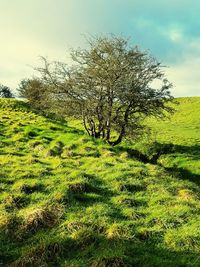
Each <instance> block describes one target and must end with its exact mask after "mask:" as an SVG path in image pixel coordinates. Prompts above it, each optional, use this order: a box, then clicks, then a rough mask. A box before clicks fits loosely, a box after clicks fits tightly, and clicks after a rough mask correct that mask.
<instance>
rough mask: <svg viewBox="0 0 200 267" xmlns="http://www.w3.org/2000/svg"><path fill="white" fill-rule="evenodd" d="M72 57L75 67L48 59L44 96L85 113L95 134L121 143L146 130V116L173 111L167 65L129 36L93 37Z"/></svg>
mask: <svg viewBox="0 0 200 267" xmlns="http://www.w3.org/2000/svg"><path fill="white" fill-rule="evenodd" d="M71 58H72V60H73V62H74V64H73V65H72V66H70V67H69V66H67V64H65V63H62V62H52V63H51V62H48V61H47V59H45V58H43V62H44V66H43V67H40V68H38V69H37V70H38V71H39V72H40V80H41V81H42V83H43V84H44V85H45V88H46V91H48V94H47V93H45V94H43V95H44V98H46V99H47V95H48V101H50V102H51V103H54V104H53V105H54V108H55V107H57V110H59V111H62V113H63V114H65V115H70V116H75V117H78V118H82V121H83V125H84V127H85V130H86V131H87V133H88V134H89V135H91V136H94V137H97V138H102V139H104V140H106V142H108V143H109V144H111V145H116V144H118V143H120V142H121V141H122V139H123V138H125V137H129V138H136V137H137V136H138V135H140V134H141V133H142V132H143V130H144V126H143V123H142V122H143V120H144V119H145V118H146V117H148V116H154V117H162V116H165V115H166V114H167V113H168V112H172V108H170V107H169V105H168V104H167V103H168V102H169V101H171V100H172V99H173V97H172V96H171V94H170V88H171V87H172V84H171V83H170V82H169V81H168V80H167V79H166V77H165V74H164V71H163V66H162V65H161V64H160V63H159V62H157V61H156V59H155V58H153V57H152V56H151V55H150V54H149V52H142V51H140V50H139V49H138V47H137V46H134V47H132V46H130V45H129V42H128V40H127V39H124V38H121V37H116V36H110V37H100V38H91V39H89V40H88V47H87V48H85V49H77V50H72V51H71ZM155 81H158V82H157V86H156V88H155V85H153V82H155ZM158 85H159V88H158ZM58 107H59V108H58Z"/></svg>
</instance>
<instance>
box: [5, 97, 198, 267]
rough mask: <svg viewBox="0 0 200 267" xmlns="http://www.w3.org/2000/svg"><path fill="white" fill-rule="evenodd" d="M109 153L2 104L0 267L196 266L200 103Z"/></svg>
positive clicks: (185, 102)
mask: <svg viewBox="0 0 200 267" xmlns="http://www.w3.org/2000/svg"><path fill="white" fill-rule="evenodd" d="M177 100H178V102H180V104H179V105H177V106H176V109H177V112H176V113H175V114H174V115H173V116H172V118H171V119H170V120H165V121H163V120H161V121H158V120H153V119H149V120H148V121H147V124H148V125H149V126H151V127H152V128H153V131H152V133H151V135H148V137H145V138H143V139H142V140H140V141H139V142H137V143H136V144H131V145H130V144H128V143H126V142H124V143H123V144H122V145H120V146H116V147H114V148H113V147H110V146H108V145H106V144H105V143H103V142H102V141H101V140H95V139H93V138H90V137H89V136H87V135H85V134H84V132H83V131H82V130H81V129H80V127H76V123H73V122H69V123H67V122H61V121H60V122H59V121H57V122H56V121H54V120H52V119H50V118H46V117H43V116H41V115H39V114H36V113H34V112H33V111H32V110H31V108H30V107H29V106H28V103H26V102H23V101H17V100H14V99H0V266H10V267H30V266H35V267H47V266H48V267H49V266H50V267H51V266H52V267H53V266H54V267H57V266H58V267H84V266H90V267H98V266H99V267H110V266H113V267H114V266H115V267H120V266H130V267H131V266H137V267H140V266H141V267H148V266H149V267H154V266H156V267H157V266H159V267H160V266H162V267H169V266H170V267H173V266H174V267H183V266H196V267H197V266H200V257H199V252H200V227H199V221H200V201H199V198H200V188H199V185H200V153H199V151H200V97H196V98H179V99H177Z"/></svg>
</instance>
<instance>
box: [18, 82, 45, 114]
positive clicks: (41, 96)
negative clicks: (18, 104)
mask: <svg viewBox="0 0 200 267" xmlns="http://www.w3.org/2000/svg"><path fill="white" fill-rule="evenodd" d="M17 90H18V92H19V97H22V98H25V99H27V100H29V103H30V105H31V106H32V107H33V108H35V109H39V110H43V111H46V110H47V109H48V107H49V104H50V103H49V102H50V101H49V99H48V92H47V88H46V87H45V84H44V83H43V82H42V81H41V80H40V79H37V78H32V79H23V80H21V82H20V83H19V85H18V89H17Z"/></svg>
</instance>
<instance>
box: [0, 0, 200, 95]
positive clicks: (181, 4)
mask: <svg viewBox="0 0 200 267" xmlns="http://www.w3.org/2000/svg"><path fill="white" fill-rule="evenodd" d="M199 10H200V1H199V0H190V1H189V0H173V1H172V0H0V83H2V84H4V85H7V86H9V87H11V88H12V89H15V88H16V87H17V85H18V84H19V82H20V80H22V79H24V78H30V77H32V75H33V74H34V70H33V68H34V67H36V66H40V64H41V62H40V59H39V57H40V56H45V57H48V59H49V60H60V61H65V62H68V61H69V48H71V47H73V48H77V47H85V46H86V40H85V37H84V36H85V35H97V36H99V35H107V34H110V33H113V34H115V35H120V36H123V37H129V38H130V43H131V44H132V45H133V46H135V45H138V47H139V48H140V50H142V51H143V50H148V51H149V53H150V54H151V55H153V56H154V57H155V58H156V59H157V60H158V61H159V62H161V63H162V64H163V65H164V66H166V68H165V73H166V77H167V78H168V79H169V80H170V81H171V82H172V83H173V85H174V87H173V89H172V95H174V96H175V97H180V96H200V19H199Z"/></svg>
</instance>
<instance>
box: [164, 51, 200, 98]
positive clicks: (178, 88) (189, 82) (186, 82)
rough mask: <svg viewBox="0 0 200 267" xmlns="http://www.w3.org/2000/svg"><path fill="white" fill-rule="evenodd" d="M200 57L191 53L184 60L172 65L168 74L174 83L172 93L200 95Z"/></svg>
mask: <svg viewBox="0 0 200 267" xmlns="http://www.w3.org/2000/svg"><path fill="white" fill-rule="evenodd" d="M199 66H200V57H198V58H197V57H196V56H193V55H189V56H188V57H186V58H185V59H184V60H183V61H182V62H179V63H177V64H174V65H172V66H171V67H170V68H168V69H167V70H166V75H167V77H168V79H169V80H170V82H172V83H173V85H174V88H173V89H172V95H174V96H175V97H179V96H200V68H199Z"/></svg>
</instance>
